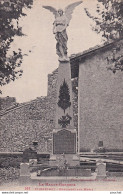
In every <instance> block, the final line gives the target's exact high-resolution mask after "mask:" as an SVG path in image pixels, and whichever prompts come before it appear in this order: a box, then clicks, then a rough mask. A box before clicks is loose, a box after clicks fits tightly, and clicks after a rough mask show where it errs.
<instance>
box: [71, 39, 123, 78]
mask: <svg viewBox="0 0 123 194" xmlns="http://www.w3.org/2000/svg"><path fill="white" fill-rule="evenodd" d="M120 40H121V39H118V40H115V41H111V42H110V43H109V42H108V43H104V44H103V45H96V46H95V47H92V48H89V49H88V50H85V51H83V52H81V53H77V54H72V55H71V56H70V64H71V77H72V78H75V77H78V73H79V64H80V63H83V62H84V61H85V60H86V59H87V58H89V57H92V56H94V55H96V54H97V53H99V52H104V51H107V50H109V49H110V48H111V47H113V46H114V44H115V43H116V42H119V41H120Z"/></svg>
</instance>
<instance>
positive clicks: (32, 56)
mask: <svg viewBox="0 0 123 194" xmlns="http://www.w3.org/2000/svg"><path fill="white" fill-rule="evenodd" d="M75 1H76V0H67V1H66V0H62V1H61V0H34V4H33V7H32V8H31V9H26V10H24V12H25V13H26V14H27V16H26V17H22V18H20V20H19V25H20V26H21V27H22V31H23V33H24V34H25V36H23V37H15V38H14V42H13V43H12V45H11V49H10V51H9V55H11V53H12V51H13V50H15V51H16V50H17V49H18V48H21V49H22V52H23V53H24V54H26V56H24V58H23V63H22V66H21V69H23V75H22V77H21V78H19V79H17V80H15V81H14V82H11V83H9V84H8V85H5V86H3V87H2V92H3V94H2V96H1V97H6V96H10V97H16V100H17V102H19V103H22V102H28V101H30V100H33V99H35V98H37V97H41V96H46V95H47V81H48V80H47V78H48V77H47V75H48V74H50V73H52V72H53V71H54V70H55V69H56V68H57V67H58V65H59V62H58V56H57V55H56V40H55V37H54V34H53V32H52V29H53V22H54V15H53V14H52V13H51V12H50V11H48V10H46V9H44V8H42V6H43V5H50V6H53V7H55V8H56V9H59V8H62V9H64V8H65V7H66V6H67V5H69V4H70V3H73V2H75ZM96 3H97V0H83V3H82V4H80V5H79V6H78V7H76V8H75V10H74V12H73V15H72V20H71V21H70V24H69V26H68V28H67V34H68V56H70V55H71V54H76V53H79V52H82V51H84V50H87V49H89V48H90V47H94V46H95V45H97V44H98V45H99V44H101V43H102V42H101V40H102V39H101V35H97V34H96V32H94V31H92V28H91V24H93V22H92V21H91V19H89V18H88V17H87V15H86V13H85V11H84V8H88V10H90V11H91V12H92V13H95V9H96Z"/></svg>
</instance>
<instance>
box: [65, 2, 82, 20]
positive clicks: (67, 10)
mask: <svg viewBox="0 0 123 194" xmlns="http://www.w3.org/2000/svg"><path fill="white" fill-rule="evenodd" d="M81 3H82V1H78V2H75V3H72V4H70V5H68V6H67V7H66V8H65V15H66V17H67V18H68V22H70V20H71V18H72V13H73V10H74V8H75V7H76V6H78V5H79V4H81Z"/></svg>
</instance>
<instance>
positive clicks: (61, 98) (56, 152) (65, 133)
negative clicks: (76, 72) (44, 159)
mask: <svg viewBox="0 0 123 194" xmlns="http://www.w3.org/2000/svg"><path fill="white" fill-rule="evenodd" d="M55 121H56V122H55V129H54V130H53V149H52V150H53V154H52V156H51V157H50V161H49V164H50V166H59V163H60V161H62V160H63V161H62V163H63V165H64V163H65V162H66V163H67V164H68V165H69V166H76V165H79V161H80V160H79V156H78V155H77V154H76V153H77V133H76V129H74V124H73V103H72V84H71V68H70V62H69V61H63V62H60V63H59V68H58V78H57V102H56V120H55Z"/></svg>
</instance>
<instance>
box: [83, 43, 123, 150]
mask: <svg viewBox="0 0 123 194" xmlns="http://www.w3.org/2000/svg"><path fill="white" fill-rule="evenodd" d="M116 46H117V45H114V47H116ZM114 47H111V48H108V49H107V50H105V49H103V50H102V49H98V50H97V51H93V53H92V54H90V55H88V56H86V58H84V59H83V62H81V63H80V66H79V137H80V141H79V147H80V150H81V151H85V150H87V149H88V150H91V149H97V148H98V144H99V142H103V146H104V148H106V149H108V150H110V151H112V150H113V151H117V150H123V72H121V71H117V72H116V73H115V74H114V73H113V72H112V71H111V70H107V67H109V66H111V65H113V64H112V63H111V64H108V61H107V57H112V53H113V48H114ZM122 53H123V41H122V42H121V50H119V51H117V53H116V57H118V56H120V55H122Z"/></svg>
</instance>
